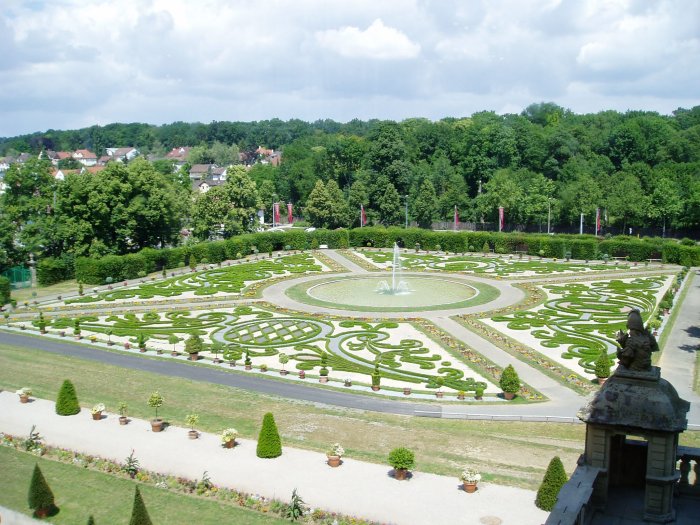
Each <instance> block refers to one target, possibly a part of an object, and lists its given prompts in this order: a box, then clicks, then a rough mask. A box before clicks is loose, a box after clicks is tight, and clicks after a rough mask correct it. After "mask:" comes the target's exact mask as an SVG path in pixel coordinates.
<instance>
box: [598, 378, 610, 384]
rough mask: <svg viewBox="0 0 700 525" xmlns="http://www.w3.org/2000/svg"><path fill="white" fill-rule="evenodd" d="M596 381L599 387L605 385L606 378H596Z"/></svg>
mask: <svg viewBox="0 0 700 525" xmlns="http://www.w3.org/2000/svg"><path fill="white" fill-rule="evenodd" d="M596 380H597V381H598V384H599V385H600V386H603V385H604V384H605V382H606V381H607V380H608V378H607V377H598V378H596Z"/></svg>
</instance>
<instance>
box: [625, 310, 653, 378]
mask: <svg viewBox="0 0 700 525" xmlns="http://www.w3.org/2000/svg"><path fill="white" fill-rule="evenodd" d="M627 329H628V330H629V333H624V332H623V331H622V330H620V331H619V332H618V333H617V342H618V343H619V344H620V347H621V348H618V350H617V358H618V359H619V361H620V364H621V365H622V366H624V367H625V368H628V369H630V370H636V371H650V370H651V353H652V352H658V350H659V345H658V343H657V342H656V338H655V337H654V336H653V335H652V334H651V333H649V331H648V330H646V329H645V328H644V321H643V320H642V314H641V313H639V310H632V311H630V313H629V314H627Z"/></svg>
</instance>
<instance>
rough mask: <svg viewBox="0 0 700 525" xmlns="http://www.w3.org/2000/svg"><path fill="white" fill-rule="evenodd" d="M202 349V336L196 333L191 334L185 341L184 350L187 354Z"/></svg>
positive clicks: (195, 352)
mask: <svg viewBox="0 0 700 525" xmlns="http://www.w3.org/2000/svg"><path fill="white" fill-rule="evenodd" d="M203 350H204V343H203V342H202V338H201V337H199V336H198V335H197V334H192V335H190V336H189V337H188V338H187V341H185V352H187V353H188V354H197V353H199V352H202V351H203Z"/></svg>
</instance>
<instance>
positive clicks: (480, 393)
mask: <svg viewBox="0 0 700 525" xmlns="http://www.w3.org/2000/svg"><path fill="white" fill-rule="evenodd" d="M483 397H484V387H483V386H477V387H476V390H475V391H474V399H481V398H483Z"/></svg>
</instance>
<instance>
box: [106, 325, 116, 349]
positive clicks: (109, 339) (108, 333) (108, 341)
mask: <svg viewBox="0 0 700 525" xmlns="http://www.w3.org/2000/svg"><path fill="white" fill-rule="evenodd" d="M113 333H114V332H113V331H112V329H111V328H107V330H105V334H107V346H112V344H113V343H112V334H113Z"/></svg>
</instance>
